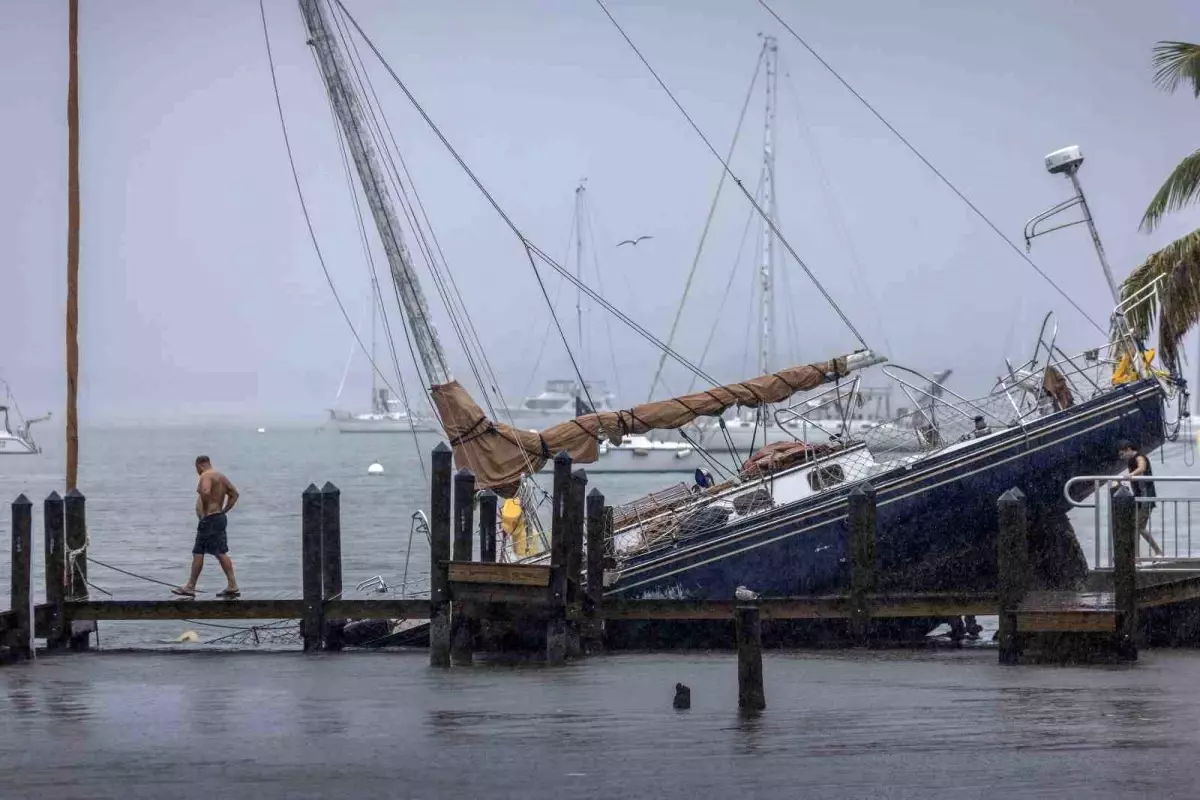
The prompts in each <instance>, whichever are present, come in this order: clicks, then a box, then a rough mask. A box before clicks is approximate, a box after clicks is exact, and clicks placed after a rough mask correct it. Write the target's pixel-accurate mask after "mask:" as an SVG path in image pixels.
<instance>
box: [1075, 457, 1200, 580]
mask: <svg viewBox="0 0 1200 800" xmlns="http://www.w3.org/2000/svg"><path fill="white" fill-rule="evenodd" d="M1135 483H1137V484H1139V485H1142V486H1144V485H1145V484H1151V483H1152V484H1155V491H1156V492H1157V495H1156V496H1154V497H1147V496H1145V495H1141V496H1135V497H1134V502H1135V508H1136V509H1137V515H1138V516H1137V519H1138V531H1139V533H1140V534H1141V535H1139V537H1138V542H1137V547H1138V551H1137V552H1138V562H1139V565H1138V566H1139V568H1153V569H1156V570H1163V571H1170V570H1172V569H1176V570H1180V571H1195V570H1196V569H1197V568H1198V567H1200V530H1197V531H1196V535H1195V536H1193V535H1192V524H1193V520H1195V522H1196V523H1197V525H1200V476H1198V475H1136V476H1130V475H1080V476H1078V477H1075V478H1071V479H1070V480H1069V481H1067V483H1066V485H1065V486H1064V487H1063V494H1064V495H1065V496H1066V498H1067V501H1068V502H1069V503H1070V504H1071V505H1072V506H1073V507H1075V508H1084V509H1091V511H1092V519H1091V525H1087V526H1081V525H1079V524H1076V526H1075V534H1076V536H1077V537H1078V538H1079V543H1080V545H1081V546H1082V547H1083V549H1084V553H1085V554H1086V555H1088V556H1089V560H1090V561H1091V568H1092V569H1094V570H1110V569H1112V554H1113V549H1112V548H1113V545H1112V541H1113V540H1112V515H1111V514H1110V513H1109V510H1110V507H1111V497H1112V493H1113V492H1114V491H1115V490H1116V489H1117V488H1118V487H1120V486H1122V485H1123V486H1126V487H1130V488H1132V485H1133V484H1135ZM1087 485H1090V486H1091V492H1090V494H1089V495H1088V496H1087V497H1086V498H1084V499H1076V498H1077V497H1080V496H1081V495H1082V494H1083V491H1082V487H1084V486H1087ZM1168 485H1169V486H1170V487H1172V489H1175V491H1168V492H1164V491H1163V489H1164V488H1165V487H1166V486H1168ZM1179 487H1181V488H1179ZM1193 506H1195V508H1193ZM1074 521H1075V522H1076V523H1078V522H1079V520H1074ZM1147 535H1148V536H1150V537H1151V538H1152V539H1153V540H1154V542H1155V543H1156V544H1157V545H1158V546H1159V547H1160V548H1161V552H1160V553H1155V552H1154V548H1153V547H1152V546H1151V544H1150V542H1149V541H1147V538H1146V537H1147Z"/></svg>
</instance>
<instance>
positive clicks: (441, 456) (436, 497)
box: [429, 442, 454, 667]
mask: <svg viewBox="0 0 1200 800" xmlns="http://www.w3.org/2000/svg"><path fill="white" fill-rule="evenodd" d="M452 458H453V453H452V452H451V450H450V448H449V447H447V446H446V443H445V442H438V445H437V447H435V448H433V467H432V470H431V475H430V488H429V491H430V497H429V666H431V667H448V666H450V571H449V561H450V496H451V483H452V481H453V471H454V467H453V465H452V464H451V459H452Z"/></svg>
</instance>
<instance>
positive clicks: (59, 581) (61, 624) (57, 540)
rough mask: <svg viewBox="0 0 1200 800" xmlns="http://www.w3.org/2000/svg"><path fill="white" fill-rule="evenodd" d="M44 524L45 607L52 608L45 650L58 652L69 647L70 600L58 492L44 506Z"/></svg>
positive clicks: (51, 495)
mask: <svg viewBox="0 0 1200 800" xmlns="http://www.w3.org/2000/svg"><path fill="white" fill-rule="evenodd" d="M42 520H43V522H44V524H45V530H46V538H45V543H46V554H45V555H46V605H47V607H48V608H49V625H48V626H47V630H46V649H47V650H58V649H60V648H62V647H64V646H66V645H67V643H68V642H67V637H65V636H64V635H63V631H64V630H65V629H66V624H65V623H66V620H65V618H64V617H63V600H65V599H66V596H67V562H66V548H67V539H66V530H65V529H64V527H63V500H62V498H61V497H59V495H58V492H54V491H52V492H50V494H49V496H48V497H47V498H46V502H45V503H43V504H42Z"/></svg>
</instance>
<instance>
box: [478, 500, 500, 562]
mask: <svg viewBox="0 0 1200 800" xmlns="http://www.w3.org/2000/svg"><path fill="white" fill-rule="evenodd" d="M496 502H497V498H496V493H495V492H493V491H492V490H491V489H484V490H483V491H482V492H480V493H479V560H480V561H483V562H486V563H489V564H491V563H495V561H496Z"/></svg>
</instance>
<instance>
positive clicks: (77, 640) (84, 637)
mask: <svg viewBox="0 0 1200 800" xmlns="http://www.w3.org/2000/svg"><path fill="white" fill-rule="evenodd" d="M63 518H64V528H65V530H66V539H67V552H66V560H67V585H68V586H69V587H70V589H69V596H70V598H71V599H72V600H86V599H87V597H88V584H87V573H88V563H87V555H88V554H87V544H88V533H87V498H86V497H84V496H83V492H81V491H79V489H77V488H76V489H71V491H69V492H67V496H66V497H65V498H63ZM69 624H70V632H69V639H68V641H69V642H70V647H71V649H72V650H78V651H83V650H88V649H90V648H91V644H92V640H91V632H92V631H93V630H95V629H96V626H95V623H88V624H84V625H76V624H75V623H74V622H73V621H69Z"/></svg>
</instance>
